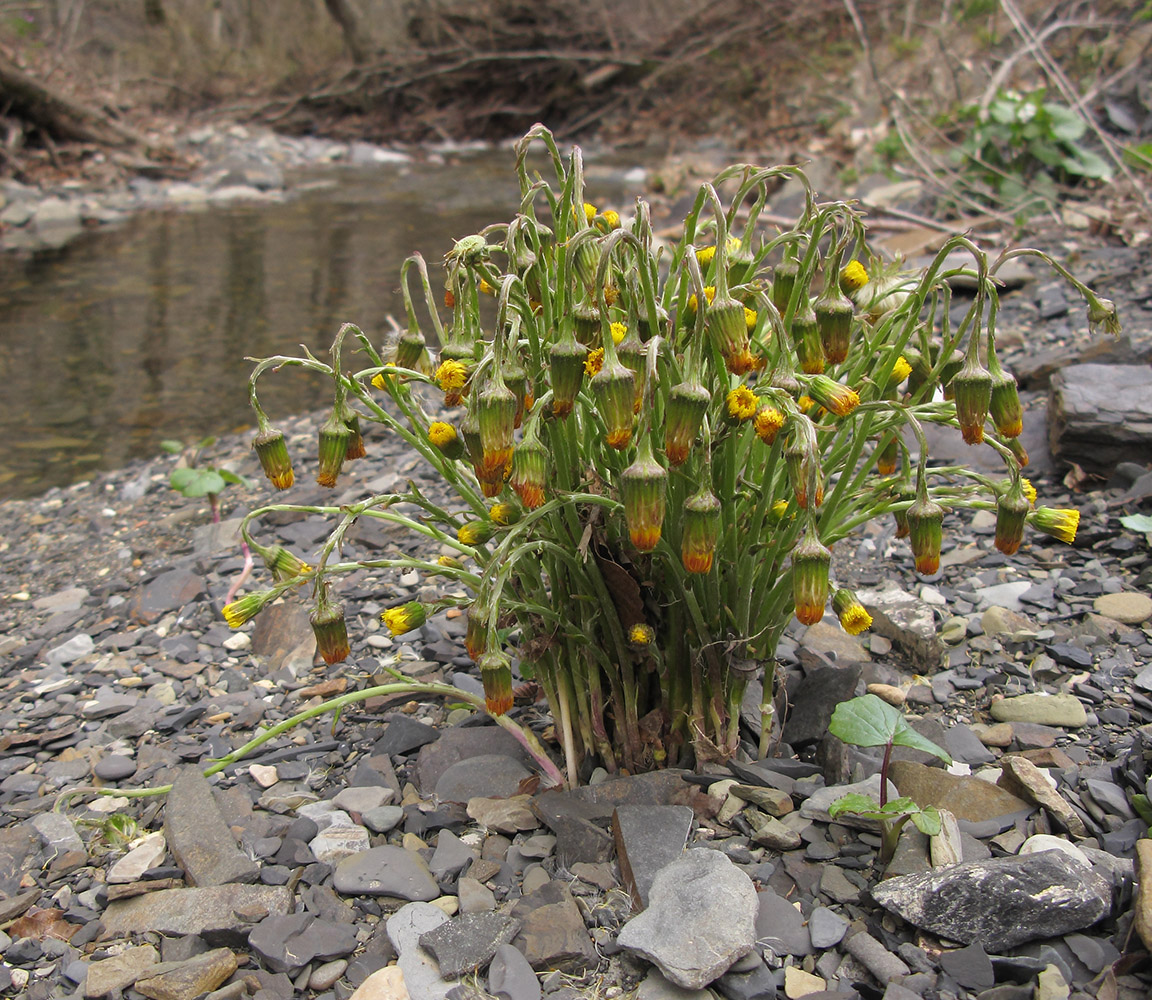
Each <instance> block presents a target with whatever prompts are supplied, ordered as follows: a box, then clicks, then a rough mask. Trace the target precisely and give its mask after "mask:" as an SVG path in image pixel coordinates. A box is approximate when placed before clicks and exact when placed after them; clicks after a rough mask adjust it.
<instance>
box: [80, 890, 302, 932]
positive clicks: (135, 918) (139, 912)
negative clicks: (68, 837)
mask: <svg viewBox="0 0 1152 1000" xmlns="http://www.w3.org/2000/svg"><path fill="white" fill-rule="evenodd" d="M291 906H292V892H291V890H289V889H287V888H285V887H283V886H268V885H242V884H240V883H237V882H231V883H229V884H227V885H213V886H206V887H204V888H201V889H163V890H161V891H160V892H153V893H149V894H148V895H146V896H134V897H133V898H132V899H124V900H117V901H116V902H114V903H109V904H108V907H107V909H106V910H105V911H104V914H103V916H102V917H101V918H100V920H101V923H103V924H104V933H103V935H102V937H103V938H104V939H107V938H117V937H128V936H129V935H131V934H143V933H145V932H147V931H152V932H155V933H158V934H169V935H177V936H180V935H185V934H199V935H201V936H202V937H204V938H206V939H207V940H209V941H219V942H220V943H221V944H229V943H236V944H243V943H244V941H245V940H246V939H247V937H248V932H249V931H250V930H251V929H252V926H253V924H255V923H256V922H257V921H259V920H262V919H263V918H264V917H266V916H268V915H269V914H270V913H280V914H284V913H287V912H288V910H289V908H290V907H291Z"/></svg>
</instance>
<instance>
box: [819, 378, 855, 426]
mask: <svg viewBox="0 0 1152 1000" xmlns="http://www.w3.org/2000/svg"><path fill="white" fill-rule="evenodd" d="M808 392H809V393H810V394H811V395H812V397H813V399H815V400H816V402H818V403H819V404H820V405H821V406H823V407H826V408H827V409H829V410H831V411H832V412H833V413H835V414H836V416H838V417H846V416H848V414H849V413H851V412H852V411H853V410H854V409H856V407H857V406H859V405H860V397H859V395H857V393H856V390H855V389H852V388H850V387H848V386H846V385H843V384H841V383H840V382H837V381H835V380H834V379H831V378H829V377H828V376H827V375H814V376H813V377H812V381H811V382H810V383H809V384H808Z"/></svg>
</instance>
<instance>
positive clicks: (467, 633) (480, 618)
mask: <svg viewBox="0 0 1152 1000" xmlns="http://www.w3.org/2000/svg"><path fill="white" fill-rule="evenodd" d="M467 617H468V624H467V626H466V628H465V630H464V651H465V652H466V653H467V654H468V655H469V656H470V657H472V660H473V662H475V663H478V662H479V661H480V657H481V656H483V655H484V650H486V649H487V648H488V631H487V626H486V625H485V623H484V614H483V612H481V611H480V610H479V609H478V608H477V607H476V606H475V605H473V606H472V607H470V608H469V609H468V616H467Z"/></svg>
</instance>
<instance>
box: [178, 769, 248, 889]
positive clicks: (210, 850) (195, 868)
mask: <svg viewBox="0 0 1152 1000" xmlns="http://www.w3.org/2000/svg"><path fill="white" fill-rule="evenodd" d="M164 836H165V839H166V840H167V841H168V848H169V850H171V851H172V855H173V857H175V858H176V861H177V863H178V864H179V865H180V867H181V868H183V869H184V874H185V876H186V877H187V879H188V881H189V882H190V883H191V884H192V885H194V886H208V885H224V884H225V883H227V882H255V881H256V879H257V878H259V877H260V866H259V865H257V864H256V862H254V861H253V860H252V859H251V858H249V857H248V855H247V854H245V853H244V852H243V851H241V850H240V848H239V847H237V846H236V841H235V840H234V839H233V838H232V831H231V830H229V829H228V824H227V823H225V822H224V816H223V814H222V813H221V812H220V808H219V806H217V805H216V799H215V798H213V796H212V788H211V787H210V786H209V784H208V781H207V779H206V778H205V777H204V775H203V774H201V772H200V769H199V768H198V767H196V766H192V767H186V768H184V770H183V771H181V772H180V775H179V776H178V777H177V778H176V780H175V781H174V782H173V783H172V791H170V792H169V793H168V799H167V801H166V802H165V803H164Z"/></svg>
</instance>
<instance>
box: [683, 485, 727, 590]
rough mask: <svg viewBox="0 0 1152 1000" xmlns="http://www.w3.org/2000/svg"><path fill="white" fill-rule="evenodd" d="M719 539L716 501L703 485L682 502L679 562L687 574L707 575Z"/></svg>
mask: <svg viewBox="0 0 1152 1000" xmlns="http://www.w3.org/2000/svg"><path fill="white" fill-rule="evenodd" d="M719 537H720V501H719V500H718V499H716V495H715V494H714V493H713V492H712V491H711V490H710V489H708V487H707V486H704V487H702V488H701V490H700V492H698V493H696V494H694V495H693V496H691V497H689V498H688V499H687V500H686V501H684V513H683V516H682V522H681V536H680V561H681V562H682V563H683V564H684V568H685V569H686V570H687V571H688V572H689V573H707V572H708V571H709V570H711V569H712V561H713V558H714V557H715V554H716V541H717V539H718V538H719Z"/></svg>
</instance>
